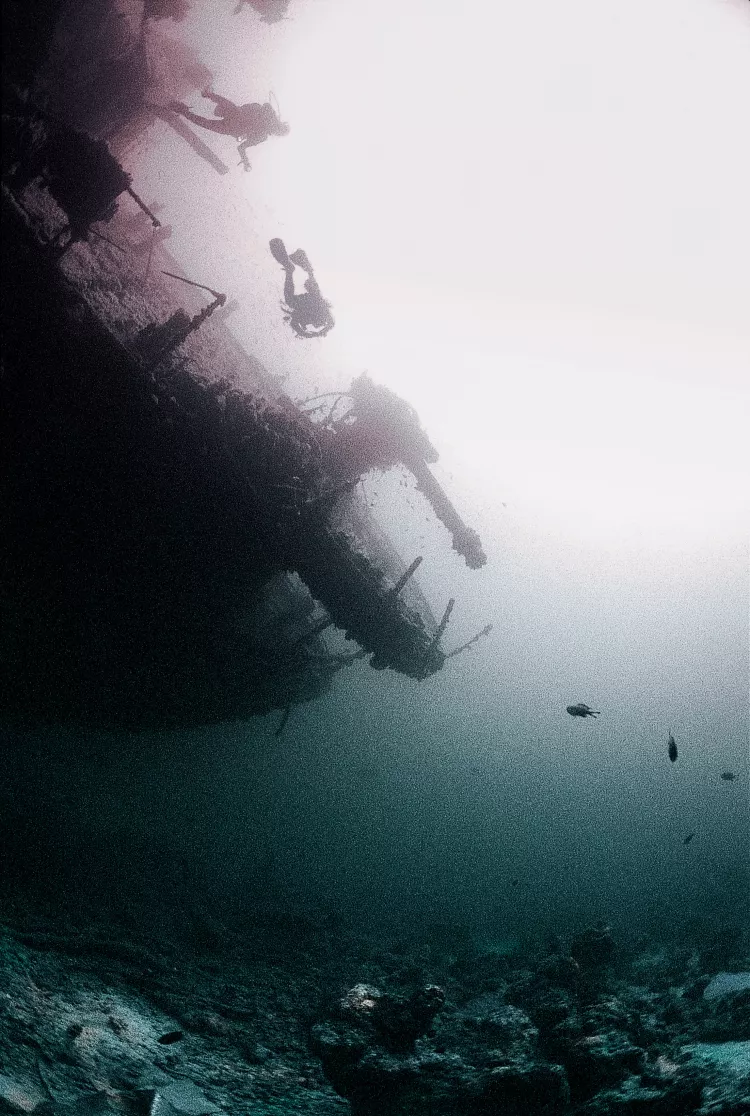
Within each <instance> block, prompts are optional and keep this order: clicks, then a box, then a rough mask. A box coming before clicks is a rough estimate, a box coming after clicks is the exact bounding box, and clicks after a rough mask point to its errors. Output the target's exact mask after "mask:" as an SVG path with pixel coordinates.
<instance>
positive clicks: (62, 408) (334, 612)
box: [0, 84, 484, 728]
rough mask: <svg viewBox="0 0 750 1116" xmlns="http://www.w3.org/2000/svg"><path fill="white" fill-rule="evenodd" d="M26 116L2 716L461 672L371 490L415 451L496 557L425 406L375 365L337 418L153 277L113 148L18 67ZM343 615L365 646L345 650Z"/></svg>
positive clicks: (155, 712)
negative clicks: (355, 670) (65, 118)
mask: <svg viewBox="0 0 750 1116" xmlns="http://www.w3.org/2000/svg"><path fill="white" fill-rule="evenodd" d="M3 131H4V141H5V142H4V145H3V146H4V153H3V198H2V204H3V224H4V233H5V242H6V246H7V247H6V268H5V270H4V274H5V282H4V288H5V289H4V292H3V329H4V341H3V344H4V356H3V369H2V381H1V391H2V414H3V426H4V429H3V431H2V438H3V445H4V465H3V471H2V479H1V481H0V487H1V489H2V490H1V491H0V502H1V505H2V512H0V516H1V518H2V522H1V523H0V532H1V537H2V540H3V542H2V562H3V571H2V589H1V594H2V597H1V604H2V610H3V626H2V635H1V636H0V669H2V674H3V686H2V691H1V694H2V696H0V716H2V717H3V718H4V719H11V720H14V721H21V722H27V723H29V722H30V723H38V722H40V721H51V720H53V721H67V722H73V723H80V724H89V725H95V726H127V727H133V728H139V727H147V726H149V727H167V726H184V725H195V724H203V723H209V722H215V721H220V720H225V719H230V718H238V717H245V716H248V715H251V714H256V713H266V712H269V711H271V710H273V709H285V708H288V707H289V706H291V705H292V704H294V703H296V702H300V701H305V700H309V699H310V698H313V697H315V696H316V695H318V694H320V693H321V692H323V691H324V690H325V688H326V687H327V686H328V684H329V683H330V680H331V678H332V676H333V675H334V673H335V672H336V671H337V670H339V669H340V668H341V666H342V665H343V664H345V663H347V662H349V661H351V659H353V658H361V657H364V656H365V655H368V656H369V657H370V662H371V664H372V666H374V667H376V668H384V667H390V668H392V669H394V670H396V671H399V672H401V673H404V674H406V675H408V676H410V677H412V678H424V677H426V676H428V675H430V674H432V673H434V672H435V671H437V670H439V669H440V667H441V666H442V664H443V661H444V654H443V652H442V650H441V647H440V635H441V630H442V628H441V625H438V624H436V622H435V620H434V618H433V617H432V615H431V613H430V610H429V608H428V607H427V605H426V603H425V601H424V599H423V598H422V596H421V594H420V593H419V590H418V588H417V587H416V584H415V582H414V581H413V580H412V579H411V578H410V576H409V575H410V574H411V573H412V572H413V568H414V564H412V567H410V568H409V569H408V570H407V569H406V567H405V564H404V562H402V560H401V559H400V557H399V556H398V555H397V553H396V552H395V550H394V548H393V546H392V545H391V544H390V542H389V541H388V539H387V538H385V537H384V536H383V534H382V532H381V531H380V530H379V529H378V528H377V526H376V524H375V523H374V521H373V520H372V518H371V517H370V515H369V513H368V510H367V507H366V505H365V504H364V501H363V500H362V498H361V496H360V495H359V491H358V489H357V482H358V480H359V479H360V477H361V476H362V475H363V474H364V473H366V472H367V471H368V470H370V469H372V468H380V469H384V468H389V467H390V466H391V465H393V464H395V463H396V462H401V463H402V464H404V465H406V466H407V467H408V468H409V469H411V471H412V472H413V474H414V475H415V477H416V479H417V483H418V485H419V487H420V488H421V489H422V490H423V491H424V492H425V494H426V496H427V498H428V499H429V500H430V501H431V503H432V505H433V507H434V508H435V511H436V513H437V514H438V516H439V517H440V518H441V519H442V520H443V522H444V523H445V524H446V526H447V527H448V529H449V530H450V531H451V532H452V535H453V540H454V546H455V548H456V549H457V550H458V551H459V552H460V553H462V554H463V555H464V557H465V558H466V561H467V563H468V564H469V565H471V566H478V565H481V564H482V562H483V561H484V555H483V553H482V550H481V545H480V543H479V539H478V538H477V536H476V535H475V534H474V532H472V531H471V530H470V529H469V528H467V527H466V526H465V525H464V524H463V523H462V521H461V520H460V518H459V516H458V514H457V513H456V511H455V509H454V508H453V507H452V505H451V504H450V502H449V501H448V499H447V497H446V496H445V494H444V493H443V492H442V490H441V489H440V488H439V486H438V485H437V483H436V482H435V480H434V478H433V477H432V474H431V473H430V471H429V468H428V462H430V461H433V460H435V458H436V454H435V451H434V450H433V448H432V446H431V445H430V443H429V441H428V440H427V438H426V437H425V435H424V433H423V432H422V431H421V429H420V427H419V423H418V420H417V417H416V415H415V414H414V412H413V411H412V410H411V408H409V407H408V406H407V405H406V404H404V403H403V402H402V401H401V400H399V399H398V398H397V397H396V396H394V395H393V394H392V393H390V392H388V391H386V390H385V389H383V388H378V387H377V386H376V385H374V384H373V383H372V382H371V381H370V380H369V379H368V378H367V377H360V378H359V380H355V382H354V384H353V385H352V388H351V394H350V396H349V407H348V410H347V412H346V414H345V416H344V417H343V418H340V419H338V420H337V421H330V420H329V421H320V420H318V421H313V416H314V412H311V413H310V414H306V413H305V412H304V410H302V409H301V408H300V407H298V406H297V405H296V404H295V403H294V402H293V401H292V400H291V399H289V398H288V397H286V396H285V395H283V394H282V393H281V391H280V389H279V386H278V384H277V382H276V381H275V379H274V378H273V377H272V376H270V375H269V374H268V373H266V372H265V370H264V369H263V368H262V367H261V366H260V365H259V364H258V362H257V361H255V360H254V359H253V358H252V357H251V356H249V355H248V354H247V353H245V352H244V351H243V350H242V349H241V348H240V347H239V345H238V344H237V342H236V341H234V340H233V338H232V335H231V334H230V333H229V332H228V331H227V330H226V329H225V328H224V326H223V324H222V322H221V315H220V314H217V315H216V317H214V318H213V319H212V320H211V321H209V320H208V319H209V318H210V317H211V314H212V313H213V311H214V310H218V309H219V308H220V307H221V306H222V305H223V303H224V301H225V296H224V295H223V294H220V293H219V292H210V293H211V294H213V295H214V300H213V302H211V303H210V304H208V305H204V307H203V309H202V310H200V312H199V313H197V314H195V315H194V316H193V317H191V316H190V315H189V314H188V313H187V312H186V311H185V310H184V309H182V308H181V307H177V308H175V300H176V297H177V294H178V293H179V292H180V291H181V290H183V289H184V288H182V287H181V286H180V284H178V283H177V282H175V281H174V279H165V278H164V277H163V276H162V274H161V272H163V271H169V270H170V268H169V267H165V266H164V265H165V264H168V265H171V270H172V271H175V272H176V270H177V266H178V265H176V264H175V263H174V261H173V260H171V258H170V257H169V256H168V255H167V254H166V252H165V251H164V249H163V245H157V246H156V248H155V249H154V248H153V244H152V246H151V249H150V250H149V257H148V261H147V267H146V270H147V272H148V273H149V275H148V278H146V277H145V275H144V260H143V256H142V255H141V256H140V257H138V256H137V255H135V254H134V245H133V242H132V237H131V232H132V229H133V227H136V226H137V221H136V222H135V225H134V221H133V217H132V215H131V216H130V218H129V219H127V220H126V218H125V215H124V212H120V213H118V212H117V205H118V198H119V199H120V202H121V203H122V205H121V209H122V210H123V211H124V209H125V205H124V202H123V199H125V200H127V194H126V192H129V193H130V195H131V198H132V197H133V194H132V190H130V180H129V177H128V176H127V175H125V174H124V173H123V172H122V171H121V170H120V168H119V165H118V164H117V162H116V160H115V159H114V158H113V157H112V156H111V155H109V153H108V150H107V148H106V145H104V144H102V143H101V141H95V140H93V139H90V138H89V137H86V136H85V134H83V133H81V132H80V131H78V130H72V129H71V128H70V126H69V125H66V124H65V123H64V122H62V121H60V120H58V119H55V118H54V117H53V116H51V115H50V114H49V113H48V112H46V111H45V112H40V111H39V109H38V106H35V105H34V104H33V103H32V100H31V99H30V98H29V97H28V96H27V95H26V94H25V93H23V92H20V91H19V89H18V88H17V87H11V86H10V85H9V84H6V86H5V89H4V105H3ZM66 151H70V152H71V161H70V164H69V165H66V154H65V153H66ZM82 153H83V154H82ZM87 153H88V154H89V155H90V156H91V157H90V158H89V159H88V162H87V160H86V158H84V156H86V154H87ZM108 160H109V163H108V162H107V161H108ZM87 166H89V167H91V166H93V167H96V171H97V173H96V174H92V175H89V176H88V178H87V177H86V176H85V175H82V176H81V178H80V182H79V187H78V189H76V188H75V177H76V168H81V167H84V168H85V167H87ZM121 195H122V196H121ZM138 200H139V199H137V197H136V198H135V201H138ZM128 205H129V206H130V209H133V205H132V203H131V202H128ZM71 209H73V210H75V212H71ZM143 216H144V215H143V213H141V214H140V215H139V217H140V218H141V220H143ZM146 216H148V217H151V218H152V219H153V214H151V213H150V212H149V211H148V210H146ZM105 221H106V222H108V223H107V224H106V225H105V226H104V227H105V228H106V230H107V231H106V233H105V232H104V231H103V228H102V222H105ZM94 222H98V223H99V227H98V228H93V227H92V225H93V224H94ZM157 223H158V222H155V221H153V220H152V224H157ZM90 233H91V234H93V236H91V235H89V234H90ZM87 238H88V239H87ZM152 251H153V259H152ZM157 265H158V266H157ZM199 327H200V329H199ZM239 383H241V384H242V389H240V387H239V386H238V384H239ZM249 385H252V387H249ZM332 626H336V627H337V628H339V629H341V630H343V631H344V632H345V633H346V634H347V636H348V637H350V639H351V640H352V641H354V643H355V644H356V645H357V647H358V649H353V650H352V652H350V653H342V652H341V651H339V652H337V653H333V651H332V650H331V648H330V646H329V644H328V643H327V642H326V640H325V639H324V636H323V632H324V631H325V629H326V628H329V627H332Z"/></svg>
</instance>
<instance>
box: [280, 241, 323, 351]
mask: <svg viewBox="0 0 750 1116" xmlns="http://www.w3.org/2000/svg"><path fill="white" fill-rule="evenodd" d="M269 248H270V249H271V254H272V256H273V258H274V259H275V260H276V261H277V262H278V263H280V264H281V266H282V267H283V268H284V272H285V278H284V302H283V303H282V308H283V310H284V313H285V317H284V320H285V321H287V322H289V324H290V326H291V327H292V329H293V330H294V332H295V333H296V334H297V336H298V337H325V335H326V334H327V333H328V331H329V330H330V329H332V328H333V326H334V325H335V324H336V323H335V322H334V320H333V315H332V314H331V304H330V302H326V300H325V299H324V298H323V295H322V294H321V293H320V287H319V286H318V282H317V280H316V278H315V276H314V275H313V269H312V265H311V263H310V261H309V260H308V258H307V253H306V252H304V251H303V250H302V249H301V248H298V249H297V251H296V252H292V253H291V255H290V254H289V253H288V252H287V250H286V248H285V247H284V242H283V240H281V239H279V237H277V236H275V237H274V238H273V240H272V241H270V243H269ZM295 266H296V267H301V268H302V270H303V271H304V272H306V273H307V278H306V279H305V289H304V291H303V292H302V293H301V294H296V293H295V290H294V268H295Z"/></svg>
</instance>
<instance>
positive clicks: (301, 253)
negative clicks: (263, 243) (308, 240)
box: [289, 248, 312, 271]
mask: <svg viewBox="0 0 750 1116" xmlns="http://www.w3.org/2000/svg"><path fill="white" fill-rule="evenodd" d="M289 259H290V260H291V261H292V263H293V264H297V266H298V267H301V268H302V270H303V271H312V265H311V263H310V261H309V260H308V258H307V252H305V250H304V249H303V248H298V249H297V251H296V252H291V253H290V254H289Z"/></svg>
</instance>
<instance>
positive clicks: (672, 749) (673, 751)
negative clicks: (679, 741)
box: [667, 732, 677, 763]
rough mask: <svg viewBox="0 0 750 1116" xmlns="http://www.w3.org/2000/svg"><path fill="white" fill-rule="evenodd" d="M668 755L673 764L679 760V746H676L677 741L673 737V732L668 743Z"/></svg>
mask: <svg viewBox="0 0 750 1116" xmlns="http://www.w3.org/2000/svg"><path fill="white" fill-rule="evenodd" d="M667 754H668V755H669V758H670V760H671V761H672V763H674V761H675V760H676V759H677V745H676V744H675V739H674V737H673V736H672V733H671V732H670V734H669V740H668V741H667Z"/></svg>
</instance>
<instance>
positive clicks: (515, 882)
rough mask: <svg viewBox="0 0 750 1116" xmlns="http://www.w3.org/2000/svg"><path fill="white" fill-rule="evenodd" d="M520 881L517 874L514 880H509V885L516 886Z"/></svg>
mask: <svg viewBox="0 0 750 1116" xmlns="http://www.w3.org/2000/svg"><path fill="white" fill-rule="evenodd" d="M520 882H521V881H520V880H519V878H518V876H516V878H515V879H514V880H511V881H510V886H511V887H518V885H519V884H520Z"/></svg>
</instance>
